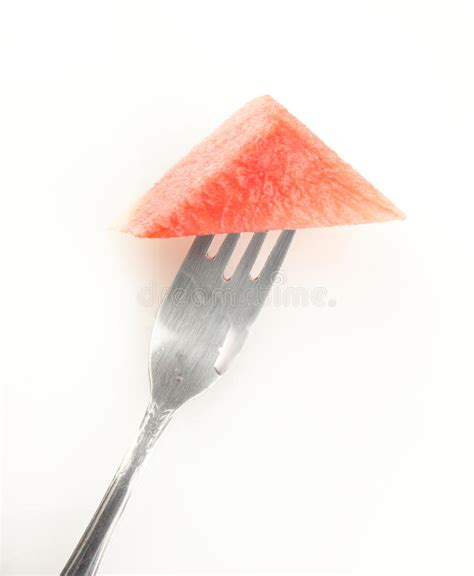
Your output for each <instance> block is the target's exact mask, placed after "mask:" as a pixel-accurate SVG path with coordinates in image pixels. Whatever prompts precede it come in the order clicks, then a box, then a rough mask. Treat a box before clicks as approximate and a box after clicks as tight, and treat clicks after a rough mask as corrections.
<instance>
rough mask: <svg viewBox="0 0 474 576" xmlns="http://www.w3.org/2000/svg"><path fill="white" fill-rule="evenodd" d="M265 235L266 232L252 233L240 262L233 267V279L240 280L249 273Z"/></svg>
mask: <svg viewBox="0 0 474 576" xmlns="http://www.w3.org/2000/svg"><path fill="white" fill-rule="evenodd" d="M266 236H267V233H266V232H255V233H254V235H253V236H252V239H251V240H250V242H249V244H248V246H247V248H246V250H245V252H244V255H243V256H242V258H241V259H240V262H239V264H238V266H237V268H236V269H235V272H234V274H233V280H235V281H237V282H240V281H241V280H242V279H243V278H244V277H245V276H248V275H249V274H250V271H251V270H252V267H253V265H254V264H255V260H256V259H257V256H258V253H259V252H260V248H261V247H262V245H263V242H264V240H265V238H266Z"/></svg>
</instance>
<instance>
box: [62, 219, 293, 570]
mask: <svg viewBox="0 0 474 576" xmlns="http://www.w3.org/2000/svg"><path fill="white" fill-rule="evenodd" d="M294 233H295V232H294V230H285V231H283V232H281V233H280V235H279V237H278V240H277V241H276V243H275V245H274V247H273V249H272V251H271V253H270V255H269V257H268V259H267V261H266V262H265V264H264V266H263V268H262V270H261V272H260V274H259V275H258V277H257V278H256V279H252V278H251V277H250V272H251V270H252V267H253V265H254V263H255V261H256V259H257V256H258V254H259V252H260V249H261V247H262V244H263V241H264V240H265V236H266V233H264V232H263V233H255V234H254V235H253V236H252V239H251V241H250V243H249V244H248V246H247V249H246V251H245V253H244V255H243V257H242V258H241V260H240V262H239V264H238V265H237V268H236V270H235V272H234V274H233V275H232V277H231V278H230V279H226V278H224V270H225V268H226V265H227V263H228V261H229V259H230V257H231V255H232V253H233V251H234V248H235V246H236V244H237V241H238V240H239V236H240V234H228V235H227V236H226V237H225V239H224V241H223V243H222V245H221V247H220V249H219V250H218V252H217V254H216V255H215V256H214V257H213V258H209V257H208V250H209V247H210V245H211V242H212V240H213V238H214V237H213V236H198V237H197V238H196V240H195V241H194V243H193V245H192V246H191V248H190V250H189V252H188V254H187V256H186V258H185V260H184V262H183V264H182V266H181V268H180V270H179V272H178V274H177V275H176V278H175V280H174V282H173V284H172V286H171V288H170V291H169V292H168V294H167V297H166V299H165V301H164V303H163V305H162V307H161V309H160V312H159V315H158V316H157V319H156V321H155V325H154V328H153V334H152V337H151V345H150V363H149V373H150V381H151V400H150V403H149V404H148V407H147V409H146V412H145V416H144V418H143V420H142V422H141V425H140V428H139V432H138V436H137V438H136V440H135V442H134V443H133V445H132V447H131V448H130V450H129V452H128V453H127V455H126V456H125V458H124V460H123V461H122V463H121V464H120V467H119V469H118V470H117V472H116V474H115V476H114V479H113V480H112V483H111V484H110V486H109V488H108V490H107V492H106V494H105V496H104V498H103V500H102V502H101V503H100V505H99V508H98V509H97V511H96V513H95V514H94V516H93V518H92V520H91V521H90V523H89V525H88V526H87V528H86V531H85V532H84V534H83V536H82V538H81V540H80V541H79V543H78V545H77V546H76V548H75V550H74V552H73V553H72V555H71V557H70V558H69V560H68V562H67V564H66V566H65V567H64V569H63V571H62V572H61V575H62V576H73V575H74V576H90V575H92V574H96V573H97V570H98V568H99V564H100V562H101V560H102V557H103V555H104V552H105V549H106V546H107V544H108V542H109V539H110V536H111V535H112V532H113V530H114V528H115V526H116V525H117V522H118V520H119V518H120V516H121V514H122V512H123V510H124V508H125V505H126V504H127V502H128V499H129V497H130V494H131V492H132V489H133V486H134V484H135V481H136V479H137V477H138V474H139V471H140V469H141V468H142V466H143V464H144V462H145V460H146V457H147V456H148V454H149V453H150V451H151V449H152V448H153V446H154V444H155V442H156V440H157V439H158V437H159V436H160V434H161V433H162V432H163V430H164V429H165V427H166V425H167V424H168V422H169V421H170V419H171V417H172V416H173V414H174V412H175V411H176V409H177V408H179V407H180V406H182V405H183V404H184V403H185V402H187V401H188V400H189V399H190V398H193V397H194V396H196V395H197V394H200V393H201V392H203V391H204V390H205V389H206V388H209V386H210V385H211V384H212V383H213V382H214V381H215V380H216V379H217V378H218V377H219V376H220V375H221V374H222V373H223V372H224V371H225V370H226V369H227V367H228V365H229V362H230V361H231V360H232V359H233V358H234V357H235V355H236V354H237V353H238V352H239V351H240V349H241V348H242V345H243V344H244V342H245V339H246V337H247V334H248V330H249V327H250V326H251V325H252V323H253V322H254V320H255V318H256V317H257V315H258V313H259V312H260V310H261V308H262V305H263V302H264V301H265V298H266V296H267V294H268V292H269V290H270V288H271V285H272V282H273V278H274V274H275V272H276V271H277V270H278V269H279V268H280V266H281V263H282V262H283V259H284V257H285V255H286V253H287V251H288V248H289V246H290V244H291V241H292V239H293V236H294Z"/></svg>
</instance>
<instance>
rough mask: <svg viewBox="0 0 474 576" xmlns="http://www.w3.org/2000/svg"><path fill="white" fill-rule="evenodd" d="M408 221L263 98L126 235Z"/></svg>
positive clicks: (164, 184)
mask: <svg viewBox="0 0 474 576" xmlns="http://www.w3.org/2000/svg"><path fill="white" fill-rule="evenodd" d="M402 218H404V215H403V213H402V212H400V210H398V208H396V207H395V206H394V205H393V204H392V202H390V200H388V199H387V198H385V197H384V196H383V195H382V194H381V193H380V192H379V191H378V190H377V189H376V188H374V187H373V186H372V184H370V183H369V182H367V180H365V179H364V178H363V177H362V176H361V175H360V174H359V173H358V172H356V171H355V170H354V169H353V168H352V167H351V166H349V164H346V163H345V162H344V161H343V160H341V158H339V156H337V154H336V153H335V152H333V151H332V150H331V149H330V148H328V147H327V146H326V145H325V144H324V143H323V142H322V141H321V140H320V139H319V138H318V137H317V136H315V135H314V134H313V133H312V132H311V131H310V130H308V128H306V126H304V125H303V124H302V123H301V122H300V121H299V120H298V119H297V118H295V117H294V116H292V115H291V114H290V113H289V112H288V111H287V110H286V109H285V108H283V106H281V105H280V104H278V102H275V100H273V99H272V98H271V97H270V96H263V97H261V98H257V99H255V100H252V101H251V102H249V103H248V104H247V105H246V106H244V108H242V109H241V110H239V111H238V112H236V113H235V114H234V115H233V116H231V117H230V118H229V119H228V120H227V121H226V122H224V123H223V124H222V125H221V126H220V127H219V128H218V129H217V130H216V131H215V132H214V133H213V134H212V135H211V136H209V137H208V138H206V139H205V140H203V141H202V142H201V143H200V144H198V145H197V146H196V147H195V148H193V149H192V150H191V152H189V154H188V155H187V156H185V157H184V158H183V159H182V160H181V161H180V162H178V163H177V164H176V165H175V166H173V167H172V168H171V169H170V170H168V172H166V173H165V175H164V176H163V177H162V178H161V180H160V181H159V182H157V183H156V184H155V185H154V186H153V188H152V189H151V190H150V191H149V192H147V193H146V194H145V195H144V196H142V197H141V198H140V199H139V200H138V202H137V203H136V204H135V206H134V207H133V208H132V210H131V212H130V213H129V214H128V215H127V218H126V221H125V222H124V224H123V225H122V226H120V229H121V230H122V231H123V232H128V233H130V234H133V235H135V236H140V237H145V238H157V237H173V236H190V235H201V234H219V233H227V232H254V231H266V230H282V229H294V228H306V227H319V226H336V225H343V224H363V223H369V222H384V221H388V220H396V219H402Z"/></svg>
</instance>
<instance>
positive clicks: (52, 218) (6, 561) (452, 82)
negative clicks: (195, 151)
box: [0, 0, 474, 576]
mask: <svg viewBox="0 0 474 576" xmlns="http://www.w3.org/2000/svg"><path fill="white" fill-rule="evenodd" d="M470 4H471V3H470V2H468V1H466V2H459V1H457V2H455V1H453V0H450V1H446V2H436V1H429V2H428V1H427V2H420V1H418V2H414V1H410V2H400V1H397V2H375V1H374V2H362V1H359V2H340V1H335V2H319V1H311V2H310V1H297V0H292V1H286V2H280V1H276V0H272V1H255V0H254V1H252V2H247V1H239V2H235V1H225V2H224V1H221V2H217V1H216V2H210V1H204V0H199V1H196V2H191V1H188V2H184V1H173V2H171V1H167V2H162V1H154V2H144V1H137V2H132V1H129V2H103V1H102V2H49V1H42V2H29V3H28V2H21V1H20V2H13V1H11V2H6V3H2V8H1V14H0V28H1V29H0V42H1V54H2V60H3V62H2V72H1V77H0V82H1V88H0V98H1V108H0V114H1V129H0V138H1V150H0V158H1V164H2V170H1V174H0V177H1V183H0V184H1V186H0V189H1V194H2V211H1V233H2V242H1V245H2V260H3V262H2V270H3V274H2V280H1V286H2V294H3V295H2V300H1V303H2V315H1V324H2V334H3V338H4V341H3V345H2V351H3V353H2V362H1V369H2V396H3V464H2V481H3V499H2V500H3V501H2V505H3V508H2V529H3V536H2V543H3V545H2V561H1V573H2V574H5V575H7V574H17V573H25V574H32V573H44V574H58V573H59V571H60V569H61V567H62V565H63V564H64V562H65V560H66V559H67V557H68V555H69V554H70V552H71V550H72V548H73V547H74V545H75V544H76V542H77V540H78V538H79V536H80V534H81V532H82V530H83V529H84V527H85V525H86V523H87V521H88V519H89V518H90V516H91V514H92V513H93V511H94V509H95V507H96V505H97V504H98V501H99V499H100V498H101V496H102V494H103V492H104V490H105V488H106V486H107V484H108V482H109V480H110V479H111V477H112V475H113V473H114V471H115V468H116V466H117V465H118V463H119V461H120V458H121V456H122V454H123V452H124V450H125V448H126V446H127V444H128V442H129V440H131V438H132V437H133V435H134V431H135V428H136V426H137V424H138V422H139V420H140V417H141V413H142V411H143V409H144V407H145V405H146V402H147V394H148V383H147V348H148V340H149V336H150V331H151V328H152V324H153V318H154V314H155V310H156V308H157V301H156V298H154V297H153V296H152V297H151V299H150V294H152V292H150V290H149V289H150V287H155V289H156V290H158V291H159V289H160V288H163V287H166V286H167V285H169V283H170V281H171V280H172V278H173V276H174V274H175V272H176V270H177V269H178V267H179V264H180V261H181V258H182V256H183V255H184V253H185V252H186V250H187V248H188V246H189V244H190V239H180V240H166V241H160V240H157V241H143V240H135V239H132V238H129V237H122V236H120V235H119V234H117V233H114V232H111V231H110V230H109V226H110V225H111V224H113V222H114V221H115V220H116V218H117V217H118V216H119V215H120V214H121V213H122V212H123V211H124V210H125V209H126V208H127V207H128V206H129V204H130V203H131V202H132V201H133V200H134V199H135V198H137V197H138V195H140V194H141V193H143V192H145V191H146V190H147V189H148V188H149V186H150V185H151V184H152V183H153V182H154V181H155V180H157V179H158V178H159V177H160V175H161V174H162V173H163V171H164V170H165V169H166V168H167V167H169V166H170V165H171V164H172V163H173V162H175V161H176V160H178V159H179V158H180V157H181V156H182V155H183V154H185V153H186V152H187V151H188V150H189V148H190V147H191V146H192V145H194V144H195V143H197V142H198V141H199V140H200V139H201V138H202V137H204V136H205V135H207V134H208V133H209V132H210V131H211V130H213V129H214V128H215V127H216V126H217V125H218V124H219V123H220V122H221V121H222V120H224V119H225V118H226V117H227V116H228V115H229V114H231V113H232V112H233V111H234V110H235V109H237V108H239V107H240V106H242V105H243V104H244V103H245V102H246V101H248V100H250V99H252V98H253V97H255V96H258V95H261V94H266V93H269V94H271V95H272V96H273V97H275V98H276V99H277V100H279V101H280V102H281V103H282V104H283V105H285V106H286V107H287V108H289V110H290V111H291V112H293V113H294V114H295V115H297V116H298V117H299V118H300V119H301V120H303V121H304V122H305V123H306V124H307V125H308V126H309V127H310V128H311V129H312V130H314V131H315V132H316V133H317V134H318V135H319V136H320V137H321V138H322V139H323V140H325V141H326V142H327V143H328V144H329V145H330V146H332V147H333V148H335V149H336V150H337V151H338V152H339V154H340V155H341V156H342V157H343V158H345V159H346V160H348V161H349V162H350V163H352V164H353V165H354V166H355V167H356V168H357V169H358V170H359V171H360V172H361V173H362V174H364V175H365V176H366V177H367V178H368V179H369V180H371V181H372V182H373V183H374V184H375V185H376V186H377V187H378V188H379V189H380V190H382V191H383V192H384V193H385V194H386V195H387V196H388V197H389V198H390V199H391V200H392V201H394V202H395V203H396V204H397V205H398V206H399V207H400V208H401V209H402V210H404V211H405V212H406V214H407V215H408V219H407V220H406V221H405V222H403V223H394V224H387V225H372V226H360V227H347V228H339V229H325V230H312V231H304V232H300V233H298V234H297V238H296V241H295V244H294V246H293V247H292V249H291V252H290V254H289V256H288V258H287V261H286V263H285V268H284V272H285V275H286V281H285V284H284V285H283V287H285V286H290V285H294V286H299V287H302V288H304V289H305V290H306V291H310V290H312V289H314V288H315V287H324V288H326V289H327V299H326V300H325V304H326V305H325V306H324V307H314V306H312V307H303V306H290V307H283V306H276V305H275V304H274V305H273V306H267V307H266V309H265V310H264V311H263V313H262V315H261V317H260V318H259V321H258V322H257V324H256V325H255V328H254V330H253V333H252V336H251V338H250V340H249V341H248V343H247V345H246V348H245V350H244V351H243V352H242V354H241V356H240V357H239V359H238V360H237V361H236V363H235V366H233V368H232V370H231V371H230V372H229V373H228V374H227V375H226V376H225V377H224V378H222V380H221V381H219V382H218V384H217V385H216V386H215V387H214V388H213V389H212V390H210V391H209V392H208V393H206V394H205V395H203V396H202V397H200V398H198V399H196V400H195V401H193V402H191V403H189V405H187V406H185V407H184V408H183V409H182V410H181V412H180V413H179V414H177V415H176V417H175V419H174V420H173V421H172V423H171V424H170V426H169V428H168V430H167V431H166V433H165V434H164V436H163V437H162V439H161V440H160V442H159V445H158V447H157V449H156V451H155V453H154V454H153V456H152V458H151V461H150V463H149V466H148V468H147V470H146V471H145V474H144V475H143V477H142V478H141V481H140V483H139V485H138V487H137V490H136V492H135V494H134V496H133V498H132V500H131V502H130V505H129V508H128V509H127V510H126V512H125V515H124V517H123V519H122V520H123V521H122V522H121V524H120V526H119V528H118V530H117V532H116V534H115V535H114V538H113V541H112V543H111V546H110V549H109V551H108V553H107V556H106V559H105V561H104V565H103V570H104V572H109V573H112V572H115V573H120V574H136V573H147V574H149V573H154V572H156V573H162V572H173V573H176V572H178V573H179V572H235V571H240V572H263V571H267V572H268V571H270V572H298V571H307V572H317V573H323V574H324V573H331V574H349V573H350V574H354V575H364V576H365V575H367V576H368V575H374V576H376V575H377V576H378V575H380V574H383V575H392V574H393V575H395V574H397V575H398V574H404V575H411V574H414V575H420V574H427V575H430V576H432V575H436V574H440V575H441V574H450V575H453V574H472V573H473V571H474V556H473V554H472V546H473V540H474V523H473V517H474V490H473V487H474V469H473V441H474V418H473V411H474V406H473V404H474V377H473V370H472V357H473V350H472V347H473V336H472V335H473V321H474V317H473V304H472V301H473V288H474V286H473V275H472V264H473V255H472V250H473V245H474V243H473V233H472V210H473V193H474V186H473V184H474V178H473V157H474V154H473V153H474V147H473V136H472V133H473V128H474V123H473V113H472V105H473V102H474V90H473V88H474V86H473V69H474V66H473V54H474V43H473V35H472V27H473V17H472V14H471V13H470V10H469V8H470ZM147 295H148V296H147ZM147 298H148V300H147ZM329 300H332V301H333V302H331V303H332V304H335V305H334V306H332V307H331V306H329V305H328V304H329Z"/></svg>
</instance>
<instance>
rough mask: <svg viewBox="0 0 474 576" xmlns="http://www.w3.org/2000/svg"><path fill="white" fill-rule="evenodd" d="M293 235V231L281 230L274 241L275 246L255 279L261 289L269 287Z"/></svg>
mask: <svg viewBox="0 0 474 576" xmlns="http://www.w3.org/2000/svg"><path fill="white" fill-rule="evenodd" d="M294 235H295V230H283V231H282V232H281V234H280V236H278V240H277V241H276V243H275V246H273V248H272V251H271V252H270V256H269V257H268V258H267V261H266V262H265V264H264V266H263V268H262V271H261V273H260V274H259V276H258V278H257V281H258V282H259V284H260V286H261V287H263V288H265V287H267V286H268V287H270V286H271V284H272V281H273V278H272V277H273V274H274V273H275V272H277V271H278V269H279V268H280V266H281V264H282V262H283V260H284V258H285V256H286V253H287V252H288V248H289V247H290V244H291V241H292V240H293V236H294Z"/></svg>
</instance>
